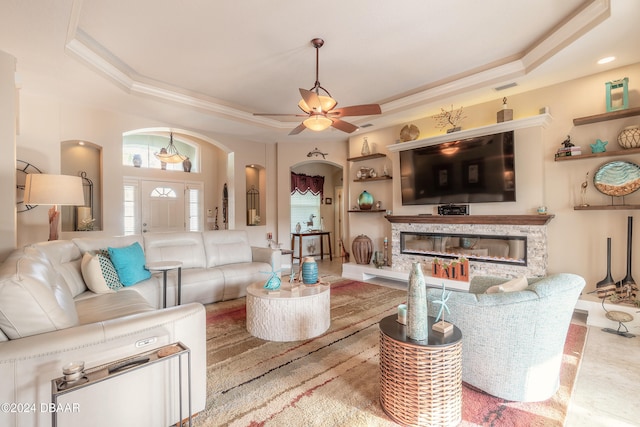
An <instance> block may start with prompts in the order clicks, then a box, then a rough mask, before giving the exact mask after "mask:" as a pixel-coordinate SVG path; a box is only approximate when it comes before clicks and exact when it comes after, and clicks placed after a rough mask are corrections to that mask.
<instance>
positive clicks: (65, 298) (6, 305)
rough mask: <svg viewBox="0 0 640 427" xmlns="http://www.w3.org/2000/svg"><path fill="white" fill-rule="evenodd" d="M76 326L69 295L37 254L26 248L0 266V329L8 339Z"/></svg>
mask: <svg viewBox="0 0 640 427" xmlns="http://www.w3.org/2000/svg"><path fill="white" fill-rule="evenodd" d="M77 324H78V314H77V312H76V309H75V305H74V302H73V297H72V295H71V292H70V290H69V288H68V287H67V285H66V284H65V283H64V279H63V278H62V276H61V275H60V274H59V273H58V272H57V271H56V270H55V269H54V268H53V267H52V265H51V263H50V262H49V260H48V259H46V258H45V257H44V256H43V255H42V253H41V252H39V251H37V250H36V249H35V248H34V247H32V246H28V247H25V248H24V249H19V250H16V251H14V252H12V253H11V254H10V255H9V257H8V258H7V259H6V260H5V262H4V263H2V265H0V329H2V331H3V333H4V334H5V335H6V336H7V337H8V338H9V339H17V338H23V337H27V336H30V335H35V334H41V333H44V332H50V331H55V330H58V329H66V328H69V327H71V326H75V325H77Z"/></svg>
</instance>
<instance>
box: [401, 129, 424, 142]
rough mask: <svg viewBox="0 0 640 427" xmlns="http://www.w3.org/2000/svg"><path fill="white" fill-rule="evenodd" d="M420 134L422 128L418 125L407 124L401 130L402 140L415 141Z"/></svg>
mask: <svg viewBox="0 0 640 427" xmlns="http://www.w3.org/2000/svg"><path fill="white" fill-rule="evenodd" d="M419 136H420V129H418V127H417V126H416V125H405V126H404V127H403V128H402V129H401V130H400V141H402V142H407V141H415V140H416V139H418V137H419Z"/></svg>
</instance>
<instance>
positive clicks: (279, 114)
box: [253, 113, 308, 117]
mask: <svg viewBox="0 0 640 427" xmlns="http://www.w3.org/2000/svg"><path fill="white" fill-rule="evenodd" d="M253 115H254V116H284V117H307V116H308V114H287V113H284V114H281V113H253Z"/></svg>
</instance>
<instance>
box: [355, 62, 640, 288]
mask: <svg viewBox="0 0 640 427" xmlns="http://www.w3.org/2000/svg"><path fill="white" fill-rule="evenodd" d="M622 77H629V82H630V83H629V85H630V89H631V90H630V93H629V105H630V106H638V105H640V91H639V89H637V88H638V87H639V85H640V64H635V65H633V66H630V67H625V68H620V69H616V70H613V71H609V72H606V73H602V74H597V75H593V76H588V77H584V78H581V79H577V80H574V81H570V82H566V83H563V84H559V85H554V86H550V87H546V88H543V89H539V90H535V91H531V92H527V93H523V94H521V95H513V96H508V105H509V108H512V109H513V110H514V119H518V118H524V117H530V116H533V115H536V114H538V113H539V110H540V108H542V107H545V106H546V107H549V109H550V113H551V116H552V117H553V120H552V122H551V124H550V125H549V126H548V127H547V128H546V129H542V128H529V129H523V130H517V131H516V134H515V139H516V190H517V201H516V202H514V203H486V204H471V205H470V210H471V214H496V215H500V214H532V213H535V210H536V208H537V206H539V205H546V206H547V207H548V208H549V213H551V214H553V215H555V218H554V219H553V220H552V221H551V222H550V223H549V228H548V238H549V272H550V273H554V272H572V273H577V274H580V275H582V276H584V277H585V279H586V280H587V289H586V290H587V291H590V290H593V289H595V283H597V282H598V281H600V280H602V279H603V278H604V277H605V274H606V241H607V237H611V238H612V253H613V255H612V262H611V264H612V275H613V278H614V279H615V280H620V279H622V278H623V277H624V276H625V274H626V246H627V238H626V235H627V217H628V216H632V217H633V218H634V222H635V226H636V232H635V236H634V238H633V245H632V248H633V251H632V252H633V263H632V265H636V266H638V265H640V231H639V230H640V215H639V214H638V211H636V210H602V211H576V210H574V209H573V206H575V205H578V204H580V184H581V183H582V182H583V181H584V180H585V175H586V173H587V172H589V176H590V181H589V182H590V185H589V188H588V192H587V198H588V203H589V204H591V205H605V204H610V203H611V198H610V197H608V196H605V195H603V194H601V193H599V192H598V191H597V190H595V188H594V187H593V183H592V181H591V178H592V177H593V174H594V172H595V171H596V170H597V168H598V167H600V165H602V164H604V163H607V162H609V161H612V160H622V159H625V160H629V161H632V162H636V163H640V155H637V154H636V155H629V156H620V157H613V158H600V159H598V158H595V159H584V160H575V161H567V162H555V161H554V153H555V152H556V150H557V149H558V148H559V147H560V143H561V142H562V141H563V140H564V139H565V138H566V136H567V135H571V138H572V141H573V142H574V143H575V144H576V145H580V146H582V148H583V150H586V151H587V152H590V147H589V144H593V143H594V142H595V140H596V139H598V138H599V139H601V140H603V141H609V144H608V145H607V150H608V151H612V150H616V149H618V148H619V147H618V144H617V142H616V139H617V135H618V133H619V132H620V130H622V129H623V128H624V127H625V126H629V125H632V124H636V125H637V124H640V116H636V117H630V118H625V119H617V120H613V121H608V122H601V123H597V124H591V125H583V126H577V127H576V126H573V119H574V118H576V117H583V116H590V115H593V114H599V113H604V112H605V111H606V108H605V82H607V81H610V80H616V79H619V78H622ZM502 96H503V94H502V93H501V94H500V95H498V94H496V101H495V102H491V103H485V104H480V105H473V106H464V112H465V115H466V116H467V118H466V119H465V120H464V121H463V122H462V127H463V129H471V128H474V127H479V126H485V125H489V124H492V123H495V122H496V112H497V111H498V110H500V108H501V105H502V102H501V99H502ZM455 107H458V105H456V106H455ZM437 112H438V111H433V112H429V115H428V116H425V117H426V118H424V119H421V120H417V121H414V122H413V123H414V124H415V125H416V126H418V128H419V129H420V131H421V135H420V138H426V137H429V136H435V135H439V134H442V133H443V131H440V130H439V129H437V128H436V127H435V120H434V119H432V118H431V115H432V114H436V113H437ZM401 128H402V126H397V127H393V128H387V129H382V130H380V131H376V132H370V133H368V134H363V135H358V136H355V137H352V138H351V139H350V141H349V153H350V156H358V155H359V153H360V149H361V146H362V137H363V136H367V137H368V140H369V144H370V145H371V143H372V142H374V143H375V144H376V151H377V152H387V153H388V151H387V150H386V149H385V146H387V145H388V144H393V143H395V141H396V140H397V139H398V138H399V134H400V129H401ZM390 156H391V160H392V171H391V173H392V174H393V173H394V172H395V171H396V170H397V169H398V165H399V163H398V162H399V160H398V155H397V153H392V154H390ZM347 181H350V179H347ZM361 185H362V184H359V183H356V184H354V185H352V186H351V189H350V190H351V191H350V199H351V200H355V197H357V194H359V192H360V191H361V188H360V186H361ZM377 185H380V184H377ZM369 187H371V186H370V185H369ZM380 191H381V192H382V195H383V196H382V197H385V198H388V197H390V195H389V194H388V193H387V192H386V190H380ZM392 197H393V206H392V209H393V213H394V214H418V213H434V212H435V206H433V205H431V206H421V207H419V206H402V203H401V200H400V184H399V181H398V180H395V179H394V182H393V196H392ZM615 203H616V204H618V203H622V202H621V200H616V201H615ZM625 203H626V204H640V192H636V193H634V194H632V195H629V196H627V197H626V198H625ZM355 215H359V216H358V217H357V218H356V217H354V214H351V217H350V219H351V222H350V227H351V230H350V231H351V232H350V236H351V238H352V239H353V238H354V237H355V236H356V235H357V234H359V233H362V232H365V233H366V234H367V235H369V236H370V237H371V238H372V239H373V240H374V243H377V242H381V241H382V238H383V237H384V235H387V234H388V233H389V231H388V229H390V227H389V226H388V224H384V222H382V223H381V224H380V225H378V226H377V227H371V226H370V225H369V224H367V223H365V222H364V221H359V220H360V219H361V218H362V216H363V215H365V214H355ZM366 215H368V214H366ZM367 218H368V217H367ZM634 274H635V276H637V277H638V278H640V269H638V268H637V269H635V272H634Z"/></svg>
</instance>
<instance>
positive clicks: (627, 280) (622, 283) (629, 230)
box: [620, 216, 636, 286]
mask: <svg viewBox="0 0 640 427" xmlns="http://www.w3.org/2000/svg"><path fill="white" fill-rule="evenodd" d="M632 235H633V217H632V216H630V217H627V275H626V276H625V277H624V279H622V280H621V281H620V286H625V285H635V284H636V282H635V280H633V277H631V239H632Z"/></svg>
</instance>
